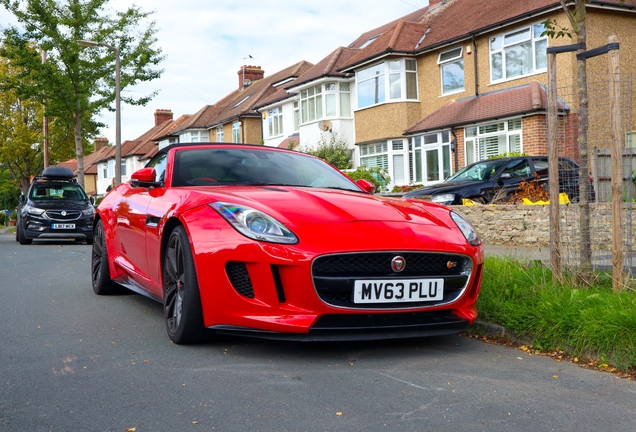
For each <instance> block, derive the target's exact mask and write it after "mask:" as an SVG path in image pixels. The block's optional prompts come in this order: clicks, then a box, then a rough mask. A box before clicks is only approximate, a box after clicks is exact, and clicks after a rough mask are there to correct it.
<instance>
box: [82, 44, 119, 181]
mask: <svg viewBox="0 0 636 432" xmlns="http://www.w3.org/2000/svg"><path fill="white" fill-rule="evenodd" d="M77 44H78V45H80V46H83V47H89V48H95V47H98V46H103V47H106V48H108V49H109V50H111V51H113V52H114V53H115V186H116V185H118V184H120V183H121V98H120V95H119V91H120V69H121V65H120V63H119V61H120V60H119V50H118V49H117V48H115V47H114V46H112V45H108V44H105V43H103V42H94V41H89V40H78V41H77Z"/></svg>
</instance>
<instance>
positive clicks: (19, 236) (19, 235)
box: [15, 223, 33, 245]
mask: <svg viewBox="0 0 636 432" xmlns="http://www.w3.org/2000/svg"><path fill="white" fill-rule="evenodd" d="M16 225H17V226H16V229H15V239H16V240H17V241H18V243H20V244H21V245H30V244H31V243H33V240H32V239H28V238H26V237H25V236H24V230H23V229H22V224H21V223H17V224H16Z"/></svg>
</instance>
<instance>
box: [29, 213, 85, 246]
mask: <svg viewBox="0 0 636 432" xmlns="http://www.w3.org/2000/svg"><path fill="white" fill-rule="evenodd" d="M21 222H22V223H23V226H22V227H23V231H22V232H23V235H24V237H25V238H27V239H31V240H45V239H48V240H56V239H57V240H63V239H74V240H92V239H93V216H92V215H91V216H85V217H81V218H79V219H74V220H69V221H63V223H66V224H68V223H72V224H74V225H75V228H67V229H56V228H53V226H54V224H55V223H62V222H61V221H53V220H50V219H46V218H40V217H34V216H32V215H29V216H26V217H24V221H21Z"/></svg>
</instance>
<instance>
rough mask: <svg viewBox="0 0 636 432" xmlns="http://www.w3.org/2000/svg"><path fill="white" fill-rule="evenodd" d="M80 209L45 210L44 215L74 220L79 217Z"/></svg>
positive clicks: (55, 218) (56, 218) (54, 218)
mask: <svg viewBox="0 0 636 432" xmlns="http://www.w3.org/2000/svg"><path fill="white" fill-rule="evenodd" d="M81 214H82V212H81V211H78V210H47V211H46V215H47V216H48V217H49V219H53V220H63V221H68V220H74V219H79V217H80V215H81Z"/></svg>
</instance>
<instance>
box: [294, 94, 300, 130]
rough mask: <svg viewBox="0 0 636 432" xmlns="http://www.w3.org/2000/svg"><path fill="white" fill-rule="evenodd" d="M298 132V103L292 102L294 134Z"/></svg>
mask: <svg viewBox="0 0 636 432" xmlns="http://www.w3.org/2000/svg"><path fill="white" fill-rule="evenodd" d="M299 130H300V102H299V101H297V100H296V101H294V132H298V131H299Z"/></svg>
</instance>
